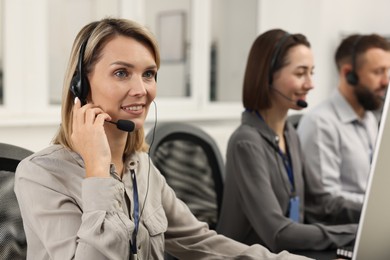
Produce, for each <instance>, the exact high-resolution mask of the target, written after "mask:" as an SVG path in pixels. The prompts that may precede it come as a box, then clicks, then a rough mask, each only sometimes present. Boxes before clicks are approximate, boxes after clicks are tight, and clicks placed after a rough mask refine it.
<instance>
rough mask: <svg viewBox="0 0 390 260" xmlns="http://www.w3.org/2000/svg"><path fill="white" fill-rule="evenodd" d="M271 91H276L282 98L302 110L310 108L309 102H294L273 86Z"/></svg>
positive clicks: (301, 100) (299, 100)
mask: <svg viewBox="0 0 390 260" xmlns="http://www.w3.org/2000/svg"><path fill="white" fill-rule="evenodd" d="M271 89H273V90H275V91H276V93H278V94H279V95H280V96H282V97H284V98H285V99H287V100H288V101H291V102H293V103H294V104H295V105H296V106H298V107H301V108H306V107H307V106H308V104H307V102H306V101H305V100H303V99H298V100H296V101H295V100H292V99H291V98H289V97H287V96H286V95H284V94H283V93H282V92H280V91H279V90H277V89H276V88H274V87H272V86H271Z"/></svg>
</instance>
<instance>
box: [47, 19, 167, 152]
mask: <svg viewBox="0 0 390 260" xmlns="http://www.w3.org/2000/svg"><path fill="white" fill-rule="evenodd" d="M119 35H121V36H126V37H130V38H133V39H135V40H137V41H139V42H140V43H142V44H145V45H146V46H147V47H149V48H150V49H151V50H152V52H153V54H154V58H155V61H156V65H157V68H159V67H160V52H159V48H158V44H157V40H156V39H155V37H154V36H153V34H152V33H151V32H150V31H149V30H147V29H146V28H145V27H144V26H142V25H140V24H138V23H136V22H134V21H130V20H126V19H118V18H105V19H102V20H100V21H95V22H92V23H90V24H87V25H86V26H84V27H83V28H82V29H81V31H80V32H79V33H78V34H77V36H76V39H75V40H74V43H73V47H72V51H71V54H70V59H69V64H68V68H67V70H66V74H65V78H64V84H63V90H62V107H61V121H62V123H61V125H60V127H59V130H58V133H57V134H56V136H55V137H54V138H53V141H52V142H53V143H54V144H61V145H63V146H65V147H67V148H69V149H72V150H73V147H72V142H71V139H70V136H71V134H72V117H73V112H72V108H73V104H74V96H73V94H72V93H71V92H70V91H69V88H70V84H71V81H72V78H73V76H74V74H75V71H76V70H77V63H78V60H79V55H80V47H81V46H82V44H83V43H84V42H86V46H85V53H84V57H83V67H84V72H83V73H84V74H85V75H87V74H88V73H89V72H91V70H92V69H93V67H94V66H95V64H96V63H97V61H98V60H99V58H100V55H101V52H102V50H103V48H104V46H105V45H106V44H107V42H109V41H110V40H112V39H113V38H114V37H115V36H119ZM147 149H148V145H147V144H146V142H145V133H144V129H143V127H142V128H140V129H138V130H135V131H134V132H131V133H129V134H128V137H127V143H126V148H125V156H126V155H129V154H132V153H134V152H136V151H146V150H147Z"/></svg>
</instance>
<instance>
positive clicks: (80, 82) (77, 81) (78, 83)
mask: <svg viewBox="0 0 390 260" xmlns="http://www.w3.org/2000/svg"><path fill="white" fill-rule="evenodd" d="M87 42H88V38H87V39H86V40H85V41H84V42H83V43H82V44H81V47H80V52H79V59H78V62H77V68H76V71H75V73H74V75H73V78H72V81H71V83H70V91H71V92H72V93H73V95H75V96H76V97H78V98H79V99H80V102H81V104H82V105H85V103H86V101H87V96H88V93H89V89H90V85H89V81H88V78H87V77H86V76H85V75H84V68H83V59H84V53H85V47H86V46H87Z"/></svg>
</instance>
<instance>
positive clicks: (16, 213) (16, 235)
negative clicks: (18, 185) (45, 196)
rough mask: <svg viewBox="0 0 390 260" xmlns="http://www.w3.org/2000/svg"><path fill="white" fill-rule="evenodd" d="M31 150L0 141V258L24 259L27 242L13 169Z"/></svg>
mask: <svg viewBox="0 0 390 260" xmlns="http://www.w3.org/2000/svg"><path fill="white" fill-rule="evenodd" d="M30 154H32V152H31V151H29V150H27V149H24V148H21V147H18V146H14V145H10V144H4V143H0V259H12V260H18V259H26V251H27V242H26V236H25V234H24V229H23V222H22V217H21V215H20V209H19V205H18V202H17V200H16V196H15V193H14V180H15V170H16V167H17V166H18V164H19V162H20V161H21V160H22V159H24V158H25V157H27V156H29V155H30Z"/></svg>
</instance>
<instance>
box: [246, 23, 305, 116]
mask: <svg viewBox="0 0 390 260" xmlns="http://www.w3.org/2000/svg"><path fill="white" fill-rule="evenodd" d="M297 45H305V46H307V47H309V48H310V43H309V42H308V40H307V39H306V37H305V36H304V35H302V34H289V33H288V32H286V31H284V30H281V29H273V30H269V31H266V32H265V33H263V34H261V35H259V36H258V37H257V38H256V40H255V41H254V42H253V44H252V47H251V50H250V52H249V56H248V60H247V65H246V70H245V75H244V84H243V98H242V99H243V105H244V107H245V108H246V109H249V110H260V109H267V108H270V107H271V101H270V84H272V77H273V75H274V74H275V72H277V71H278V70H280V69H281V68H283V67H284V66H286V62H287V60H286V57H287V53H288V50H289V49H290V48H292V47H295V46H297Z"/></svg>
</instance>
